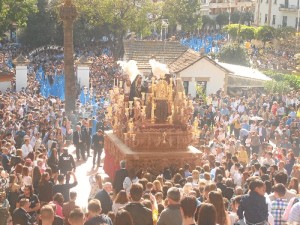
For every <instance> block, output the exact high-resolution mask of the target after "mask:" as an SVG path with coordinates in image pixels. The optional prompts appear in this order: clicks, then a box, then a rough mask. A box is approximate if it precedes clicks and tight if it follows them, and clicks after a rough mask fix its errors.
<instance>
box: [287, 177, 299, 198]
mask: <svg viewBox="0 0 300 225" xmlns="http://www.w3.org/2000/svg"><path fill="white" fill-rule="evenodd" d="M288 189H289V190H291V189H292V190H294V191H296V194H299V181H298V178H296V177H292V178H291V180H290V183H289V186H288Z"/></svg>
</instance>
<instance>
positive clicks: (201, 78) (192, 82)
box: [169, 50, 271, 97]
mask: <svg viewBox="0 0 300 225" xmlns="http://www.w3.org/2000/svg"><path fill="white" fill-rule="evenodd" d="M169 68H170V72H171V73H174V74H176V76H177V77H180V78H181V79H182V81H183V85H184V88H185V92H186V94H189V95H190V96H191V97H196V89H197V85H201V86H202V88H203V89H202V90H204V91H205V94H207V95H208V94H214V93H216V92H217V91H218V90H220V89H222V90H224V91H225V93H227V92H228V93H233V92H236V91H237V90H240V89H243V88H262V87H263V86H264V82H265V81H268V80H271V78H269V77H267V76H266V75H264V74H263V73H261V72H260V71H258V70H255V69H252V68H250V67H245V66H239V65H233V64H227V63H220V62H217V61H214V60H212V59H210V58H208V57H207V56H202V57H201V56H200V55H199V54H197V53H196V52H194V51H192V50H188V51H186V52H185V53H184V54H182V55H181V56H180V57H179V58H178V59H177V60H176V61H174V62H173V63H171V64H169Z"/></svg>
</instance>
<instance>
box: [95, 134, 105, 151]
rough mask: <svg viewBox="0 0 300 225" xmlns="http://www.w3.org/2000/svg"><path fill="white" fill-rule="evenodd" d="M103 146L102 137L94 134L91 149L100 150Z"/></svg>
mask: <svg viewBox="0 0 300 225" xmlns="http://www.w3.org/2000/svg"><path fill="white" fill-rule="evenodd" d="M103 145H104V137H103V135H98V134H94V135H93V137H92V147H93V148H94V150H95V149H96V150H101V149H102V148H103Z"/></svg>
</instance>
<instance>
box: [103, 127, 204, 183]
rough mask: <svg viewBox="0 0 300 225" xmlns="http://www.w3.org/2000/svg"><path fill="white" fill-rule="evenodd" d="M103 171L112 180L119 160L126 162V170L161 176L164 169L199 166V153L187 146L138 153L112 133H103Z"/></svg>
mask: <svg viewBox="0 0 300 225" xmlns="http://www.w3.org/2000/svg"><path fill="white" fill-rule="evenodd" d="M104 150H105V159H104V171H105V172H106V173H107V174H108V175H109V177H110V178H112V179H113V177H114V174H115V171H116V170H117V169H119V163H120V161H121V160H126V166H127V169H130V168H135V169H136V170H139V169H143V170H147V171H149V172H151V173H152V174H154V175H158V174H161V173H162V172H163V170H164V168H166V167H172V168H177V169H178V168H181V167H183V166H184V165H185V164H186V163H188V164H190V165H191V166H192V167H194V166H195V165H199V163H200V159H201V154H202V153H201V152H200V151H199V150H198V149H196V148H194V147H192V146H188V147H187V149H183V150H181V151H172V150H169V151H163V152H159V151H157V149H155V150H153V151H151V150H149V151H143V152H138V151H134V150H133V149H132V148H130V147H128V146H127V145H126V144H125V143H124V142H123V141H122V140H120V139H119V138H118V137H117V136H116V135H115V134H113V132H112V131H107V132H105V136H104Z"/></svg>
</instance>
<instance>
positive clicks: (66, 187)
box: [53, 172, 78, 202]
mask: <svg viewBox="0 0 300 225" xmlns="http://www.w3.org/2000/svg"><path fill="white" fill-rule="evenodd" d="M67 175H68V177H67V180H66V183H65V176H64V175H62V174H60V175H58V178H57V181H58V184H56V185H54V186H53V195H54V194H56V193H61V194H62V195H63V197H64V200H65V201H66V202H67V201H69V195H70V189H71V188H73V187H76V186H77V184H78V182H77V178H76V175H75V173H74V172H68V174H67ZM70 176H72V178H73V183H71V184H70V183H69V180H70Z"/></svg>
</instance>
